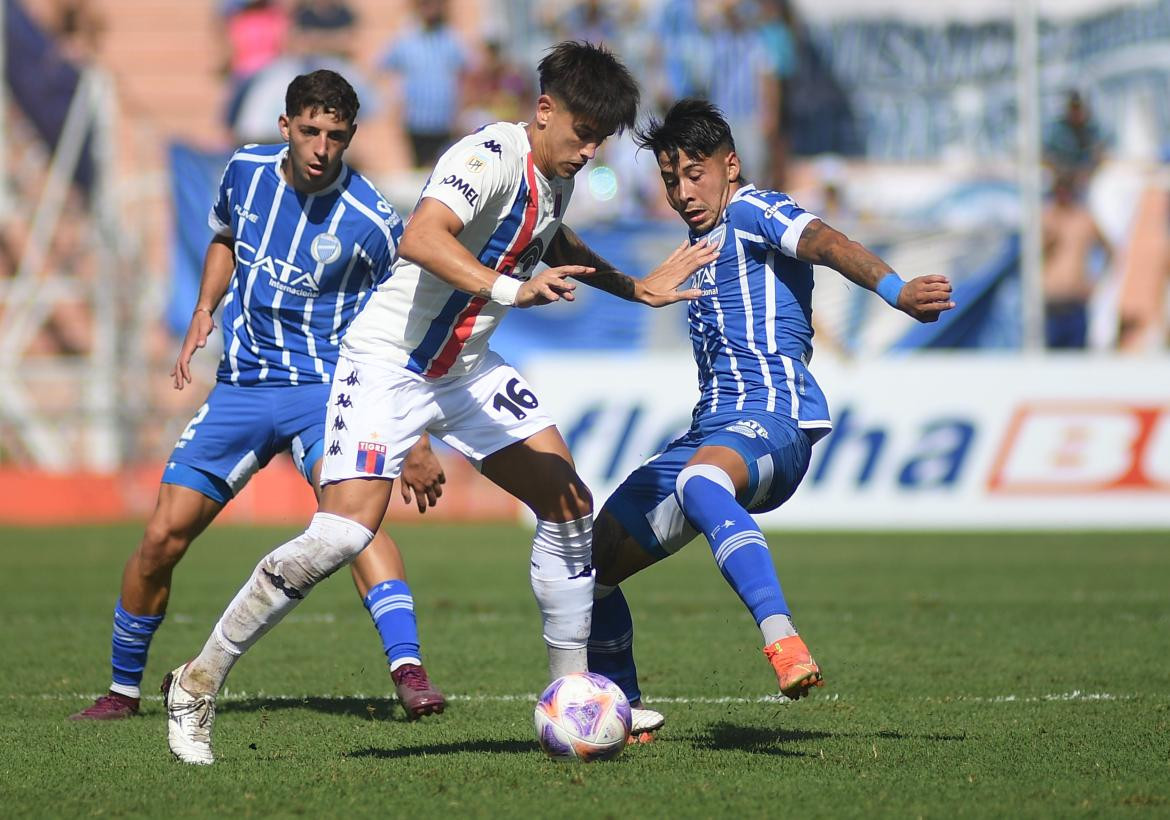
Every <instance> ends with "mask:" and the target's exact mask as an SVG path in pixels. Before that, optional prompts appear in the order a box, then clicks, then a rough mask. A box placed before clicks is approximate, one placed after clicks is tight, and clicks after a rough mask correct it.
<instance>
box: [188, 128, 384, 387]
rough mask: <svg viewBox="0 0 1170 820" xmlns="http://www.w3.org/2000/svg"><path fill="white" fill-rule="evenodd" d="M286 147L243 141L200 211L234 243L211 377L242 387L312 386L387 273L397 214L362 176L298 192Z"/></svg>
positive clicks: (346, 174) (323, 377) (329, 367)
mask: <svg viewBox="0 0 1170 820" xmlns="http://www.w3.org/2000/svg"><path fill="white" fill-rule="evenodd" d="M287 150H288V146H286V145H283V144H281V145H249V146H245V147H244V148H241V149H240V150H239V151H237V152H236V153H235V155H234V156H233V157H232V158H231V160H230V161H229V162H228V164H227V168H226V169H225V170H224V172H223V178H222V179H221V180H220V183H219V196H218V198H217V199H216V202H215V204H214V205H213V206H212V208H211V212H210V214H208V217H207V220H208V223H209V224H210V225H211V228H212V230H214V231H215V232H216V233H218V234H220V235H223V236H231V237H233V239H234V240H235V258H236V269H235V272H234V274H233V275H232V281H231V284H230V287H229V289H228V294H227V297H226V298H225V299H224V303H223V315H222V316H221V318H220V323H221V324H222V325H223V341H224V352H223V358H222V359H221V360H220V363H219V372H218V374H217V379H218V380H219V381H221V382H228V383H231V384H241V385H256V384H275V385H287V384H314V383H315V384H321V383H323V382H328V381H329V380H330V378H332V376H333V368H334V367H335V366H336V364H337V350H338V346H339V345H340V340H341V335H342V333H343V332H344V331H345V329H346V327H348V325H349V323H350V321H351V320H352V319H353V317H354V316H355V315H356V314H357V312H358V309H359V308H361V306H362V305H363V304H365V301H366V299H367V298H368V296H369V294H370V292H371V290H372V289H373V288H375V287H377V285H378V284H380V283H381V282H382V281H383V280H384V279H386V277H387V276H389V274H390V266H391V265H392V264H393V262H394V258H395V254H396V251H397V248H398V240H399V239H400V238H401V237H402V219H401V218H400V217H399V216H398V214H397V212H395V210H394V209H393V208H392V207H391V206H390V205H389V203H387V202H386V200H385V199H383V198H382V195H381V194H380V193H379V192H378V190H377V189H376V188H375V187H374V186H373V185H372V184H371V183H370V182H369V181H368V180H367V179H366V178H365V177H363V176H362V175H361V174H359V173H357V172H356V171H354V170H353V169H352V168H349V167H348V166H346V165H342V168H341V173H340V174H339V175H338V177H337V180H336V181H334V183H333V184H332V185H330V186H329V187H328V188H325V189H324V190H322V191H319V192H317V193H315V194H302V193H300V192H298V191H297V190H295V189H294V188H292V187H291V186H290V185H289V184H288V183H287V182H285V179H284V175H283V174H282V173H281V170H280V164H281V162H282V160H283V159H284V157H285V154H286V152H287Z"/></svg>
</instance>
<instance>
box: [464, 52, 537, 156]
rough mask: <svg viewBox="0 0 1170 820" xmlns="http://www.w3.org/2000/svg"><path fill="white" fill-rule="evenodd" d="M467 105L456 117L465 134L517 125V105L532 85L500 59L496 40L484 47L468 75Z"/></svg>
mask: <svg viewBox="0 0 1170 820" xmlns="http://www.w3.org/2000/svg"><path fill="white" fill-rule="evenodd" d="M465 87H466V89H467V105H466V107H465V108H464V110H463V113H462V114H461V115H460V118H461V120H462V121H463V129H462V130H464V131H467V132H468V133H470V132H472V131H474V130H475V129H477V128H479V127H481V126H484V125H487V124H488V123H493V122H519V121H520V120H522V119H524V116H525V113H524V111H523V110H522V109H521V103H522V102H524V101H526V100H527V99H528V98H529V97H531V96H532V91H533V89H532V81H531V80H530V79H529V77H528V74H527V73H526V72H524V71H523V70H521V69H520V68H519V66H517V65H516V64H515V63H513V62H512V61H511V60H509V59H508V58H507V57H506V56H505V55H504V47H503V45H502V44H501V43H500V41H499V40H488V41H487V42H486V43H484V47H483V58H482V59H481V60H479V61H478V62H477V63H476V64H475V66H474V67H473V68H472V69H471V70H470V71H469V72H468V74H467V80H466V83H465Z"/></svg>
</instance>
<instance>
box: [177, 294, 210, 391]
mask: <svg viewBox="0 0 1170 820" xmlns="http://www.w3.org/2000/svg"><path fill="white" fill-rule="evenodd" d="M213 330H215V320H214V319H212V318H211V314H210V313H208V312H207V311H206V310H197V311H195V313H194V314H193V315H192V316H191V324H190V325H188V326H187V336H186V338H184V339H183V346H182V347H181V348H179V358H178V359H176V360H175V367H174V369H173V370H171V378H172V379H173V380H174V385H175V389H176V390H182V389H183V386H184V385H187V384H190V383H191V357H192V356H194V355H195V351H196V350H198V349H199V348H201V347H205V346H206V345H207V337H208V336H210V335H211V331H213Z"/></svg>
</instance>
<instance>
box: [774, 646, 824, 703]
mask: <svg viewBox="0 0 1170 820" xmlns="http://www.w3.org/2000/svg"><path fill="white" fill-rule="evenodd" d="M764 655H765V656H766V657H767V658H768V660H769V661H770V662H771V664H772V669H774V670H775V672H776V680H778V681H779V682H780V694H782V695H783V696H784V697H786V698H791V699H792V700H800V698H802V697H804V696H805V695H807V694H808V690H809V688H810V687H813V686H824V685H825V682H824V680H823V679H822V678H821V668H820V667H819V666H817V662H816V661H814V660H813V659H812V655H810V654H809V652H808V647H807V646H805V645H804V641H803V640H801V638H800V636H799V635H790V636H789V637H787V638H781V639H780V640H778V641H776V642H775V643H773V644H769V645H768V646H765V647H764Z"/></svg>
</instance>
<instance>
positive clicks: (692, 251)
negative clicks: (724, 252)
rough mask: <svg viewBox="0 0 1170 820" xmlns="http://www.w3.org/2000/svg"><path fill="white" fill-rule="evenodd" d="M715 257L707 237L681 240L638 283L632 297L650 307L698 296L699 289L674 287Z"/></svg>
mask: <svg viewBox="0 0 1170 820" xmlns="http://www.w3.org/2000/svg"><path fill="white" fill-rule="evenodd" d="M718 258H719V250H718V249H717V248H715V247H712V246H711V245H708V244H707V242H706V240H703V239H700V240H699V241H698V242H696V243H695V244H693V245H692V244H691V243H690V242H683V243H682V244H681V245H679V246H678V247H677V248H675V249H674V252H673V253H671V255H670V256H668V257H666V261H665V262H663V263H662V264H661V265H659V266H658V267H656V268H655V269H654V270H652V271H650V273H648V274H646V276H645V278H643V279H642V280H641V281H639V282H638V283H637V286H636V287H635V290H634V299H635V300H636V301H639V302H641V303H642V304H644V305H649V306H650V307H662V306H663V305H673V304H674V303H675V302H682V301H684V300H688V299H698V298H699V297H700V296H702V295H703V291H702V289H701V288H689V289H687V290H676V288H677V287H678V286H679V285H681V284H682V283H683V282H685V281H687V280H688V279H690V278H691V276H693V275H694V273H695V271H697V270H698V269H699V268H702V267H704V266H706V265H709V264H711V263H712V262H714V261H715V260H716V259H718Z"/></svg>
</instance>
